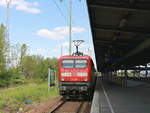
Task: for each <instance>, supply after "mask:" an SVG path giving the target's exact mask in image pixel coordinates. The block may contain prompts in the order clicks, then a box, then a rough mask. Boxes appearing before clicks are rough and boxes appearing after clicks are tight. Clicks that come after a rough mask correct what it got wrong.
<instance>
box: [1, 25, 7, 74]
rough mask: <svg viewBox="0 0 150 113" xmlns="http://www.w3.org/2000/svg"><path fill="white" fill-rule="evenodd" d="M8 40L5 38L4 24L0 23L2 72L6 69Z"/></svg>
mask: <svg viewBox="0 0 150 113" xmlns="http://www.w3.org/2000/svg"><path fill="white" fill-rule="evenodd" d="M5 54H6V40H5V27H4V25H3V24H1V25H0V72H2V71H3V70H4V69H5V65H6V58H5Z"/></svg>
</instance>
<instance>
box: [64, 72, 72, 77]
mask: <svg viewBox="0 0 150 113" xmlns="http://www.w3.org/2000/svg"><path fill="white" fill-rule="evenodd" d="M71 75H72V74H71V73H61V76H64V77H69V76H71Z"/></svg>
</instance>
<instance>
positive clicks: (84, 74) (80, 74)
mask: <svg viewBox="0 0 150 113" xmlns="http://www.w3.org/2000/svg"><path fill="white" fill-rule="evenodd" d="M87 75H88V74H87V73H77V76H83V77H85V76H87Z"/></svg>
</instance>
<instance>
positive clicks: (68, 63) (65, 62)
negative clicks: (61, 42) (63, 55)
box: [62, 59, 74, 68]
mask: <svg viewBox="0 0 150 113" xmlns="http://www.w3.org/2000/svg"><path fill="white" fill-rule="evenodd" d="M62 66H63V68H74V60H71V59H66V60H63V61H62Z"/></svg>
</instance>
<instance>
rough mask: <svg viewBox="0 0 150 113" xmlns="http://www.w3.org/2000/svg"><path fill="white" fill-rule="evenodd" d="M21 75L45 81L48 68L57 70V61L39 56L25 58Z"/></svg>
mask: <svg viewBox="0 0 150 113" xmlns="http://www.w3.org/2000/svg"><path fill="white" fill-rule="evenodd" d="M22 67H23V75H25V77H27V78H31V79H33V78H41V79H47V76H48V68H49V67H50V68H53V69H55V70H58V59H56V58H52V59H50V58H47V59H44V57H41V56H35V55H33V56H25V57H24V58H23V62H22Z"/></svg>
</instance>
